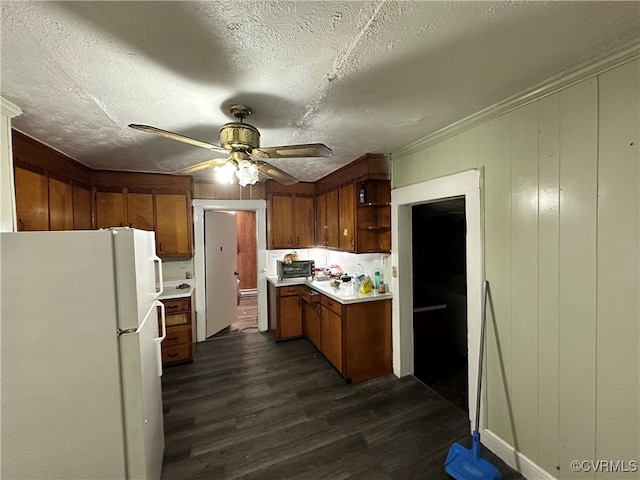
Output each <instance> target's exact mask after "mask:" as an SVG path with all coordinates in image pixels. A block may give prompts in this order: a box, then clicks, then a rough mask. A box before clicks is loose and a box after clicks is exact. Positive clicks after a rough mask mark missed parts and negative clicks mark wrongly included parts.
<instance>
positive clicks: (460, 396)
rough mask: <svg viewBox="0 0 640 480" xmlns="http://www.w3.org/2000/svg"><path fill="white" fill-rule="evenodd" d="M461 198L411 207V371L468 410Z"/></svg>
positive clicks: (464, 228) (463, 231)
mask: <svg viewBox="0 0 640 480" xmlns="http://www.w3.org/2000/svg"><path fill="white" fill-rule="evenodd" d="M464 207H465V203H464V197H461V198H451V199H447V200H442V201H438V202H433V203H427V204H422V205H415V206H414V207H412V220H413V225H412V228H413V231H412V233H413V331H414V375H415V376H416V377H417V378H418V379H420V380H421V381H422V382H424V383H426V384H427V385H429V386H430V387H432V388H433V389H434V390H436V391H438V392H439V393H440V394H441V395H443V396H444V397H446V398H447V399H449V400H450V401H451V402H453V403H454V404H456V405H457V406H458V407H459V408H460V409H462V410H464V411H467V410H468V394H467V383H468V381H467V375H468V373H467V297H466V292H467V274H466V221H465V213H464Z"/></svg>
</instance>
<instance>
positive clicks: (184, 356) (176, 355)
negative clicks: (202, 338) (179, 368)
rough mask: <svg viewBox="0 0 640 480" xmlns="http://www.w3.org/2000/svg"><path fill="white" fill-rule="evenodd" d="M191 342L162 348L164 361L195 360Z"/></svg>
mask: <svg viewBox="0 0 640 480" xmlns="http://www.w3.org/2000/svg"><path fill="white" fill-rule="evenodd" d="M192 352H193V350H192V346H191V343H188V344H186V345H178V346H176V347H167V348H163V349H162V363H165V364H167V363H175V362H186V361H191V360H193V353H192Z"/></svg>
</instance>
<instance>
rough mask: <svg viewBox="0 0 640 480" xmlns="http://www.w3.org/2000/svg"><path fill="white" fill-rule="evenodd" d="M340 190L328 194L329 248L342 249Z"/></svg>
mask: <svg viewBox="0 0 640 480" xmlns="http://www.w3.org/2000/svg"><path fill="white" fill-rule="evenodd" d="M339 205H340V204H339V202H338V190H332V191H330V192H327V247H329V248H340V220H339V218H338V217H339V215H340V206H339Z"/></svg>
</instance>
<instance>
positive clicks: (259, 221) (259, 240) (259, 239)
mask: <svg viewBox="0 0 640 480" xmlns="http://www.w3.org/2000/svg"><path fill="white" fill-rule="evenodd" d="M266 208H267V204H266V201H265V200H204V199H197V200H193V223H194V239H195V255H194V269H195V274H196V323H197V330H196V340H197V341H198V342H202V341H205V340H206V337H205V332H206V328H205V324H206V317H207V302H206V294H207V285H206V281H205V276H206V273H205V270H206V269H205V253H204V252H205V228H204V223H205V222H204V214H205V212H206V211H209V210H226V211H236V212H237V211H253V212H255V224H256V230H255V231H256V271H257V272H256V275H257V287H256V290H257V313H258V330H259V331H261V332H264V331H267V330H268V322H267V280H266V272H267V255H266V252H267V238H266ZM234 298H235V295H234Z"/></svg>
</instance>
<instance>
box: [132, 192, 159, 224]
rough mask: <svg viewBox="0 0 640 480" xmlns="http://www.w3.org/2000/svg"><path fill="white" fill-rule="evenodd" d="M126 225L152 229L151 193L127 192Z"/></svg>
mask: <svg viewBox="0 0 640 480" xmlns="http://www.w3.org/2000/svg"><path fill="white" fill-rule="evenodd" d="M127 225H129V226H130V227H131V228H138V229H140V230H149V231H153V194H152V193H131V192H128V193H127Z"/></svg>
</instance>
